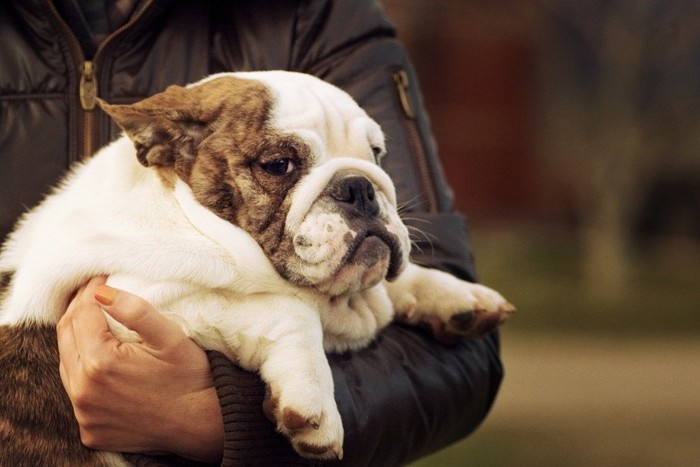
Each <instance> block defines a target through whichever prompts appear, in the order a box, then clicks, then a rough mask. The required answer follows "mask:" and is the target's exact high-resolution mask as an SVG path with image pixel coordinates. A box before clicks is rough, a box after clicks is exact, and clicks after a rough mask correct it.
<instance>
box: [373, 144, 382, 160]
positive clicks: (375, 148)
mask: <svg viewBox="0 0 700 467" xmlns="http://www.w3.org/2000/svg"><path fill="white" fill-rule="evenodd" d="M372 154H374V161H375V162H376V163H377V164H379V162H380V161H381V160H382V157H384V155H385V153H384V149H382V148H380V147H379V146H372Z"/></svg>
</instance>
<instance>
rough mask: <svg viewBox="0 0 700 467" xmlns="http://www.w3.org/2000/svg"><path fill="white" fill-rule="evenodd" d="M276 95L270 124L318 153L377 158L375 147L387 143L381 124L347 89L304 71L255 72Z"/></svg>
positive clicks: (329, 155)
mask: <svg viewBox="0 0 700 467" xmlns="http://www.w3.org/2000/svg"><path fill="white" fill-rule="evenodd" d="M255 78H256V79H258V80H260V81H261V82H263V83H264V84H266V85H267V86H268V89H269V92H270V93H271V95H272V107H271V112H270V121H269V124H271V126H272V127H273V128H275V129H276V130H277V131H280V132H281V133H293V134H295V135H297V136H299V137H300V138H302V139H303V140H304V141H305V142H306V143H307V144H308V145H309V146H310V147H311V149H312V153H313V154H315V155H317V157H324V158H335V157H353V158H361V159H366V160H369V161H372V160H373V154H372V147H380V148H383V147H384V135H383V133H382V131H381V128H380V127H379V125H378V124H377V123H376V122H375V121H374V120H372V119H371V118H370V117H369V116H368V115H367V113H366V112H365V111H364V110H363V109H362V108H360V106H359V105H358V104H357V103H356V102H355V101H354V100H353V99H352V98H351V97H350V96H349V95H348V94H347V93H345V92H344V91H342V90H340V89H338V88H336V87H335V86H332V85H330V84H328V83H326V82H324V81H322V80H320V79H317V78H315V77H312V76H309V75H304V74H300V73H290V72H279V73H276V72H266V73H261V74H258V75H256V76H255Z"/></svg>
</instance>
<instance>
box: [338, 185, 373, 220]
mask: <svg viewBox="0 0 700 467" xmlns="http://www.w3.org/2000/svg"><path fill="white" fill-rule="evenodd" d="M331 196H332V197H333V198H334V199H335V200H337V201H340V202H341V203H345V206H346V208H349V209H351V210H352V211H353V212H354V213H355V214H356V215H359V216H364V217H374V216H376V215H377V214H378V213H379V203H378V202H377V196H376V195H375V193H374V187H373V186H372V182H370V181H369V180H367V179H366V178H365V177H359V176H351V177H346V178H344V179H343V180H341V181H340V183H338V184H336V186H335V189H334V190H333V192H332V193H331Z"/></svg>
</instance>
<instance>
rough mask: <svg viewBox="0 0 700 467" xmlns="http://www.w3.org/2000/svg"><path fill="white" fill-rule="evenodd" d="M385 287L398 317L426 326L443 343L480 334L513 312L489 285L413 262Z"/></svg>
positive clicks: (513, 309) (509, 305)
mask: <svg viewBox="0 0 700 467" xmlns="http://www.w3.org/2000/svg"><path fill="white" fill-rule="evenodd" d="M387 289H388V290H389V295H390V297H391V300H392V302H393V303H394V308H395V310H396V314H397V317H398V318H399V319H401V320H403V321H405V322H408V323H411V324H427V325H429V326H430V328H431V329H432V331H433V334H434V335H435V338H436V339H438V340H439V341H441V342H444V343H454V342H455V341H457V340H458V339H460V338H462V337H481V336H484V335H486V334H488V333H489V332H491V331H493V330H494V329H495V328H496V327H497V326H498V325H499V324H501V323H502V322H504V321H505V320H506V319H507V318H508V316H509V315H511V314H513V313H514V312H515V307H514V306H513V305H512V304H511V303H509V302H508V301H507V300H506V299H505V298H503V296H501V294H499V293H498V292H496V291H495V290H493V289H490V288H489V287H486V286H484V285H481V284H473V283H471V282H466V281H463V280H460V279H457V278H455V277H454V276H451V275H450V274H447V273H444V272H441V271H437V270H432V269H425V268H422V267H420V266H416V265H411V266H410V267H409V268H407V270H406V272H405V273H404V274H403V275H402V276H400V277H399V278H398V279H397V280H396V281H395V282H394V283H389V284H387Z"/></svg>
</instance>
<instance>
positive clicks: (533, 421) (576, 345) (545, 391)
mask: <svg viewBox="0 0 700 467" xmlns="http://www.w3.org/2000/svg"><path fill="white" fill-rule="evenodd" d="M503 359H504V362H505V364H506V368H507V376H506V379H505V381H504V385H503V387H502V390H501V394H500V397H499V399H498V402H497V404H496V406H495V408H494V410H493V412H492V413H491V415H490V417H489V418H488V420H487V421H486V423H485V424H484V425H483V426H482V427H481V429H480V430H479V431H478V432H477V433H476V434H475V435H473V436H472V437H471V438H469V439H467V440H465V441H462V442H461V443H459V444H457V445H455V446H454V447H452V448H449V449H447V450H445V451H443V452H441V453H438V454H436V455H434V456H432V457H429V458H427V459H424V460H422V461H421V462H419V463H416V464H415V466H416V467H417V466H544V465H557V466H591V465H595V466H679V467H680V466H692V465H698V462H700V443H699V442H698V434H699V433H700V397H698V394H700V393H699V390H700V371H698V370H699V369H700V342H696V341H691V340H688V339H681V340H669V339H653V340H649V339H645V340H640V339H632V338H622V339H614V338H610V337H607V338H596V337H573V336H556V335H546V336H543V335H534V334H533V335H528V334H521V333H514V332H508V331H504V335H503Z"/></svg>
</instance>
